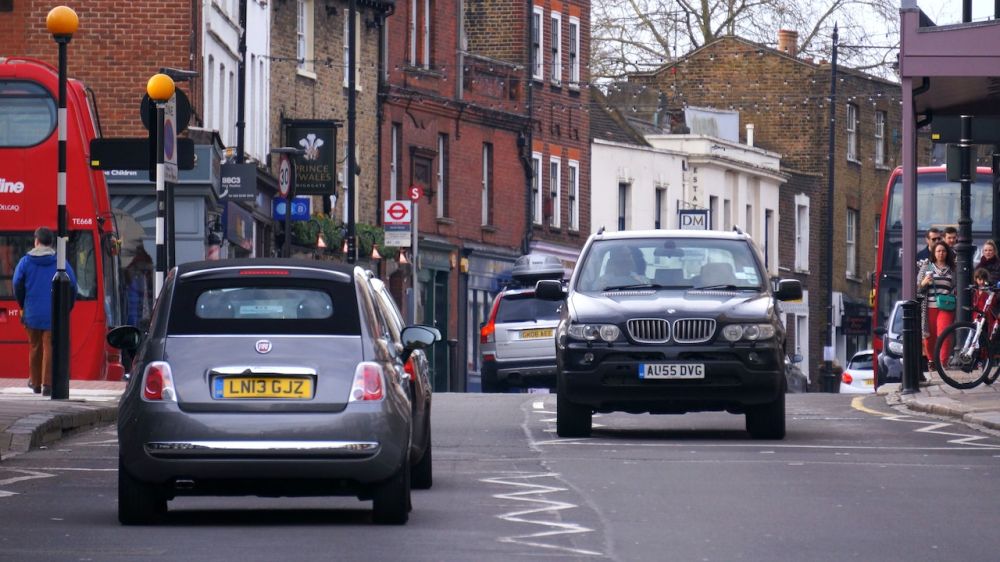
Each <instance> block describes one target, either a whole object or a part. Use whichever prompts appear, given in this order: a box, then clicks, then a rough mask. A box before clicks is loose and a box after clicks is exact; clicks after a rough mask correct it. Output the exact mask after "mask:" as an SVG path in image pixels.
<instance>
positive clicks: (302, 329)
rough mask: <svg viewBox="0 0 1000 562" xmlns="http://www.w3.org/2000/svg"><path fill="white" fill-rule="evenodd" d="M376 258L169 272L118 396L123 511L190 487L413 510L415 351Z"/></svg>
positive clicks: (417, 343)
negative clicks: (377, 278)
mask: <svg viewBox="0 0 1000 562" xmlns="http://www.w3.org/2000/svg"><path fill="white" fill-rule="evenodd" d="M376 298H377V297H376V295H375V294H374V293H373V290H372V287H371V284H370V283H369V281H368V275H367V274H366V272H365V271H364V270H363V269H361V268H358V267H353V266H342V265H335V264H328V263H325V262H317V261H304V260H282V259H253V260H246V259H244V260H223V261H211V262H195V263H188V264H184V265H181V266H179V267H177V268H175V269H173V270H172V271H171V272H170V274H169V275H168V277H167V279H166V281H165V283H164V286H163V290H162V292H161V293H160V295H159V298H158V299H157V302H156V305H155V307H154V310H153V315H152V319H151V322H150V327H149V331H148V332H147V333H146V334H140V332H139V331H138V330H137V329H136V328H134V327H131V326H122V327H119V328H116V329H114V330H112V331H111V332H110V333H109V334H108V342H109V344H111V345H112V346H114V347H118V348H121V349H134V350H135V360H134V363H133V366H132V369H131V375H130V377H129V383H128V387H127V389H126V391H125V393H124V395H123V396H122V399H121V402H120V404H119V411H118V443H119V469H118V519H119V521H121V522H122V523H123V524H145V523H155V522H157V521H158V520H160V519H161V518H162V516H163V515H165V513H166V510H167V502H168V500H170V499H173V498H174V497H176V496H181V495H206V496H214V495H259V496H274V497H280V496H317V495H353V496H357V497H358V498H359V499H362V500H368V499H370V500H372V508H373V510H372V518H373V520H374V521H375V522H378V523H388V524H403V523H405V522H406V521H407V519H408V517H409V511H410V462H411V460H410V444H411V439H412V421H411V420H412V415H411V411H412V408H411V402H410V398H409V391H408V382H407V377H406V375H405V373H404V365H405V364H406V361H407V359H408V358H409V356H410V354H411V353H412V352H413V351H414V350H416V349H420V348H423V347H426V346H428V345H430V344H432V343H433V342H434V341H435V339H436V338H437V335H436V334H435V333H434V331H433V330H430V329H428V328H426V327H423V326H408V327H405V328H403V329H402V331H401V333H400V335H399V342H398V343H401V345H398V344H397V342H393V340H392V339H391V338H390V336H389V334H390V331H389V329H388V327H387V326H386V325H385V320H384V318H383V317H382V315H381V314H380V313H379V312H378V306H379V305H378V303H377V301H376Z"/></svg>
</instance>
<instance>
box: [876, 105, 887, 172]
mask: <svg viewBox="0 0 1000 562" xmlns="http://www.w3.org/2000/svg"><path fill="white" fill-rule="evenodd" d="M875 165H876V166H885V112H884V111H876V112H875Z"/></svg>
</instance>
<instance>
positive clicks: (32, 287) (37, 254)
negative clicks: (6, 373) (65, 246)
mask: <svg viewBox="0 0 1000 562" xmlns="http://www.w3.org/2000/svg"><path fill="white" fill-rule="evenodd" d="M54 241H55V235H53V234H52V230H50V229H48V228H46V227H44V226H40V227H38V228H37V229H36V230H35V247H34V248H33V249H32V250H31V251H29V252H28V253H27V254H25V256H24V257H22V258H21V260H20V261H19V262H17V267H16V268H14V297H15V298H16V299H17V304H18V306H20V307H21V323H22V324H24V327H25V329H27V331H28V371H29V373H30V378H28V386H29V387H31V390H33V391H35V394H38V393H39V392H41V393H42V395H43V396H51V395H52V278H53V277H55V275H56V251H55V250H54V249H53V248H52V243H53V242H54ZM66 273H67V274H69V281H70V301H69V305H70V307H72V306H73V302H74V300H75V299H76V274H74V273H73V268H72V267H70V266H69V264H68V263H67V264H66Z"/></svg>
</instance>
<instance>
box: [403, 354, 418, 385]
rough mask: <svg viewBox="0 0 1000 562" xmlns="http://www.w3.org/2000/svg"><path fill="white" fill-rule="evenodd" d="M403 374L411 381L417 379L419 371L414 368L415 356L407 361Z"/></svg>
mask: <svg viewBox="0 0 1000 562" xmlns="http://www.w3.org/2000/svg"><path fill="white" fill-rule="evenodd" d="M403 372H404V373H406V374H407V375H409V376H410V379H411V380H412V379H415V378H416V377H417V370H416V368H415V367H414V366H413V356H412V355H411V356H410V358H409V359H407V360H406V364H405V365H403Z"/></svg>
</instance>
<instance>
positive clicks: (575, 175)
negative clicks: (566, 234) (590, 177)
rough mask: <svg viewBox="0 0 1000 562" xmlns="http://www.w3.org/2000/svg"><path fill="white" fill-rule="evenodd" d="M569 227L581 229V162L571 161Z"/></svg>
mask: <svg viewBox="0 0 1000 562" xmlns="http://www.w3.org/2000/svg"><path fill="white" fill-rule="evenodd" d="M568 189H569V194H568V196H569V229H570V230H580V163H579V162H577V161H576V160H570V161H569V186H568Z"/></svg>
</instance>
